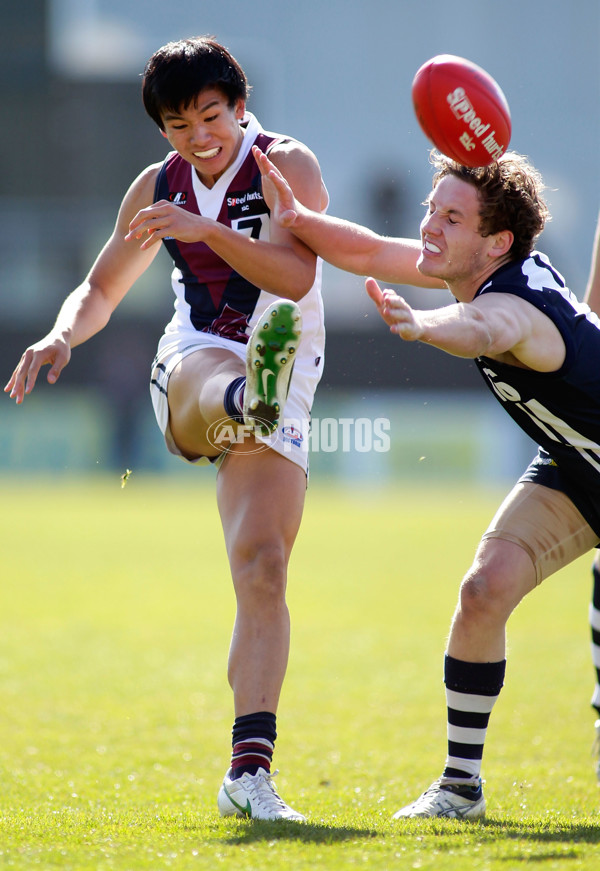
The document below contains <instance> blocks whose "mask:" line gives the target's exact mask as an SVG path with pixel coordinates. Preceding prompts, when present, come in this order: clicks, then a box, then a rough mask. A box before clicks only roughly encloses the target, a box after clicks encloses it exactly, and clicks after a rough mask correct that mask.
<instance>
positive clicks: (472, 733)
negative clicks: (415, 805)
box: [442, 655, 506, 786]
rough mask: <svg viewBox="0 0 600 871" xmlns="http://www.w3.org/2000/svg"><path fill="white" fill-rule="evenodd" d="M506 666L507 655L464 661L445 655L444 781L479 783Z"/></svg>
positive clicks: (466, 783)
mask: <svg viewBox="0 0 600 871" xmlns="http://www.w3.org/2000/svg"><path fill="white" fill-rule="evenodd" d="M505 670H506V660H505V659H504V660H502V661H501V662H463V661H462V660H460V659H454V658H453V657H451V656H448V655H446V657H445V660H444V682H445V684H446V703H447V705H448V756H447V757H446V767H445V768H444V773H443V775H442V782H444V781H446V782H447V783H461V784H465V785H473V786H476V785H477V784H478V783H479V776H480V774H481V760H482V758H483V746H484V743H485V737H486V732H487V727H488V722H489V719H490V714H491V713H492V708H493V707H494V704H495V702H496V699H497V698H498V696H499V695H500V690H501V689H502V686H503V683H504V673H505Z"/></svg>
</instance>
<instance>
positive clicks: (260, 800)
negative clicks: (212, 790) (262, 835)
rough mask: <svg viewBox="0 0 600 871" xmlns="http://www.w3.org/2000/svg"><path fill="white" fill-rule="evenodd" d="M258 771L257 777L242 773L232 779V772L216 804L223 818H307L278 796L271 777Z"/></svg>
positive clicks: (262, 769) (229, 772) (228, 774)
mask: <svg viewBox="0 0 600 871" xmlns="http://www.w3.org/2000/svg"><path fill="white" fill-rule="evenodd" d="M277 773H278V772H277V771H275V772H274V773H273V774H269V773H268V772H267V771H265V769H264V768H259V769H258V771H257V772H256V774H248V772H246V773H245V774H242V776H241V777H238V778H237V780H231V778H230V774H231V769H230V770H229V771H228V772H227V774H226V775H225V777H224V779H223V783H222V784H221V789H220V790H219V795H218V796H217V804H218V806H219V813H220V814H221V816H222V817H249V818H250V819H253V820H293V821H295V822H304V821H305V819H306V817H303V816H302V814H299V813H298V811H295V810H293V808H291V807H289V806H288V805H287V804H286V803H285V802H284V800H283V799H282V798H281V796H279V795H278V794H277V790H276V789H275V784H274V782H273V777H275V775H276V774H277Z"/></svg>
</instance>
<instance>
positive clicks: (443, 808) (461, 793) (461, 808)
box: [394, 779, 485, 820]
mask: <svg viewBox="0 0 600 871" xmlns="http://www.w3.org/2000/svg"><path fill="white" fill-rule="evenodd" d="M469 793H472V797H471V796H469ZM484 814H485V799H484V797H483V790H482V788H481V781H479V786H478V787H476V786H473V787H470V786H466V787H465V786H462V785H460V784H456V783H449V784H443V783H442V781H441V779H440V780H436V781H435V783H432V784H431V786H430V787H429V789H428V790H426V791H425V792H424V793H423V795H421V796H420V797H419V798H418V799H417V800H416V801H413V802H412V804H409V805H407V806H406V807H403V808H401V809H400V810H399V811H396V813H395V814H394V819H395V820H400V819H402V818H404V817H446V818H447V819H455V820H478V819H480V817H482V816H483V815H484Z"/></svg>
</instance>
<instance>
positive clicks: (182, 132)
mask: <svg viewBox="0 0 600 871" xmlns="http://www.w3.org/2000/svg"><path fill="white" fill-rule="evenodd" d="M245 108H246V107H245V103H244V101H243V100H237V101H236V103H235V104H234V105H233V106H230V105H229V104H228V101H227V99H226V97H225V95H224V94H223V93H222V92H221V91H220V90H218V89H216V88H207V89H205V90H203V91H201V92H200V93H199V94H198V97H197V99H196V101H195V102H194V103H192V104H190V105H189V106H188V107H187V108H185V109H180V110H179V111H178V112H175V113H173V112H167V113H165V114H164V115H163V123H164V127H165V129H164V136H165V137H166V138H167V139H168V141H169V143H170V144H171V146H172V147H173V148H174V149H175V151H177V152H178V153H179V154H180V155H181V157H183V158H184V160H187V161H188V163H191V165H192V166H193V167H194V169H195V170H196V172H197V173H198V176H199V177H200V179H201V180H202V181H203V182H204V183H205V184H206V186H207V187H212V186H213V184H214V183H215V181H216V180H217V179H218V178H220V176H221V175H223V173H224V172H225V171H226V170H227V169H228V168H229V167H230V166H231V164H232V163H233V161H234V160H235V158H236V157H237V154H238V151H239V149H240V145H241V142H242V139H243V135H244V134H243V131H242V129H241V127H240V121H241V120H242V118H243V117H244V112H245Z"/></svg>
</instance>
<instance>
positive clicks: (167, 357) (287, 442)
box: [150, 330, 323, 472]
mask: <svg viewBox="0 0 600 871" xmlns="http://www.w3.org/2000/svg"><path fill="white" fill-rule="evenodd" d="M246 347H247V346H246V345H244V344H242V343H241V342H234V341H232V340H231V339H224V338H223V337H222V336H215V335H212V334H211V333H200V332H198V331H196V330H186V331H185V332H179V333H165V334H164V335H163V337H162V338H161V340H160V342H159V343H158V349H157V352H156V357H155V358H154V362H153V363H152V372H151V376H150V396H151V398H152V405H153V407H154V414H155V415H156V420H157V423H158V425H159V427H160V430H161V432H162V434H163V435H164V437H165V442H166V445H167V448H168V449H169V451H170V452H171V453H172V454H175V456H178V457H181V459H183V460H185V461H186V462H188V463H193V464H206V463H214V464H216V465H219V464H220V463H221V462H222V461H223V459H224V458H225V456H226V455H227V451H223V452H222V453H220V454H219V455H218V456H216V457H198V458H196V459H193V460H188V459H187V457H184V456H182V454H181V451H180V450H179V448H178V447H177V445H176V444H175V442H174V441H173V436H172V434H171V429H170V427H169V404H168V400H167V390H168V384H169V377H170V375H171V372H172V371H173V370H174V368H175V367H176V366H177V365H178V364H179V363H180V362H181V361H182V360H183V359H184V358H185V357H187V356H188V354H193V353H194V352H195V351H200V350H202V349H203V348H223V349H225V350H226V351H231V353H232V354H235V355H236V356H237V357H238V358H239V359H240V360H241V361H242V362H243V363H244V364H245V362H246ZM322 374H323V356H322V355H321V356H320V357H317V358H314V357H310V358H308V357H306V356H304V357H303V356H302V355H301V353H299V354H298V355H297V357H296V360H295V362H294V371H293V373H292V378H291V381H290V391H289V394H288V398H287V401H286V403H285V409H284V415H283V419H282V421H281V422H280V424H279V427H278V429H277V430H276V431H275V432H274V433H272V434H271V435H270V436H267V437H263V436H255V435H254V432H253V431H250V430H248V429H247V428H245V427H240V428H239V429H238V434H237V436H236V437H235V438H236V440H237V441H239V440H242V439H247V438H252V439H253V440H254V441H255V442H256V450H257V451H264V450H268V449H271V450H274V451H276V452H277V453H278V454H281V455H282V456H284V457H287V458H288V459H289V460H291V461H292V462H293V463H296V465H298V466H300V467H301V468H302V469H304V471H305V472H308V440H309V433H310V410H311V408H312V404H313V399H314V395H315V391H316V389H317V385H318V383H319V381H320V379H321V375H322Z"/></svg>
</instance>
